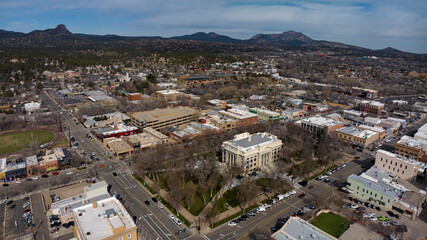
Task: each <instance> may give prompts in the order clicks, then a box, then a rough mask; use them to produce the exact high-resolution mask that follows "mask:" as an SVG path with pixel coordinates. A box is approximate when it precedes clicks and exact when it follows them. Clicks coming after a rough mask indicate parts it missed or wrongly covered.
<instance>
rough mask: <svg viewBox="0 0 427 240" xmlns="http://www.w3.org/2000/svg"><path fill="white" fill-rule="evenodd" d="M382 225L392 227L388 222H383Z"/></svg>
mask: <svg viewBox="0 0 427 240" xmlns="http://www.w3.org/2000/svg"><path fill="white" fill-rule="evenodd" d="M381 224H382V225H383V226H384V227H387V226H390V223H388V222H382V223H381Z"/></svg>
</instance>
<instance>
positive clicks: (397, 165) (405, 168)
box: [375, 149, 418, 179]
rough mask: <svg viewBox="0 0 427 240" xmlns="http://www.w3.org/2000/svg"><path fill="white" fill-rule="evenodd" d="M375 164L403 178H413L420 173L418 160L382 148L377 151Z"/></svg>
mask: <svg viewBox="0 0 427 240" xmlns="http://www.w3.org/2000/svg"><path fill="white" fill-rule="evenodd" d="M375 166H377V167H378V168H381V169H383V170H385V171H387V172H390V173H392V174H394V175H396V176H398V177H400V178H402V179H409V178H413V177H415V176H417V173H418V165H417V161H415V160H410V159H408V158H406V157H402V156H400V155H397V154H394V153H391V152H387V151H384V150H381V149H380V150H378V151H377V154H376V157H375Z"/></svg>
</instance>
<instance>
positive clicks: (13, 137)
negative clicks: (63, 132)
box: [0, 130, 55, 154]
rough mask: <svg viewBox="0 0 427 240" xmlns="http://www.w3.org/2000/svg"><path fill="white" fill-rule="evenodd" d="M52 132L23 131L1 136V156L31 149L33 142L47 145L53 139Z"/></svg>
mask: <svg viewBox="0 0 427 240" xmlns="http://www.w3.org/2000/svg"><path fill="white" fill-rule="evenodd" d="M54 136H55V135H54V134H53V133H52V132H49V131H44V130H36V131H23V132H15V133H8V134H3V135H0V143H1V145H0V154H5V153H12V152H16V151H19V150H21V149H22V148H24V147H29V146H30V144H31V143H32V142H36V141H37V142H39V143H40V145H41V144H45V143H47V142H49V141H51V140H52V139H53V137H54Z"/></svg>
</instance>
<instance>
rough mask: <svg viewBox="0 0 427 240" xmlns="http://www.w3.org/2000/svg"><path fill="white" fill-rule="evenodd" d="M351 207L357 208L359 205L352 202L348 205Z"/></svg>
mask: <svg viewBox="0 0 427 240" xmlns="http://www.w3.org/2000/svg"><path fill="white" fill-rule="evenodd" d="M350 207H351V208H358V207H359V206H357V204H353V205H351V206H350Z"/></svg>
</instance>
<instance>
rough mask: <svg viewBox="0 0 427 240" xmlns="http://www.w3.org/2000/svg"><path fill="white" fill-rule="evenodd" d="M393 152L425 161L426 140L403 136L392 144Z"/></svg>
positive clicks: (426, 158) (426, 156)
mask: <svg viewBox="0 0 427 240" xmlns="http://www.w3.org/2000/svg"><path fill="white" fill-rule="evenodd" d="M394 149H395V150H394V152H395V153H396V154H399V155H401V156H404V157H407V158H412V159H414V160H417V161H420V162H423V163H427V154H426V152H427V141H425V140H421V139H415V138H413V137H410V136H403V137H402V138H401V139H400V140H399V141H398V142H397V143H396V145H395V146H394Z"/></svg>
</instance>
